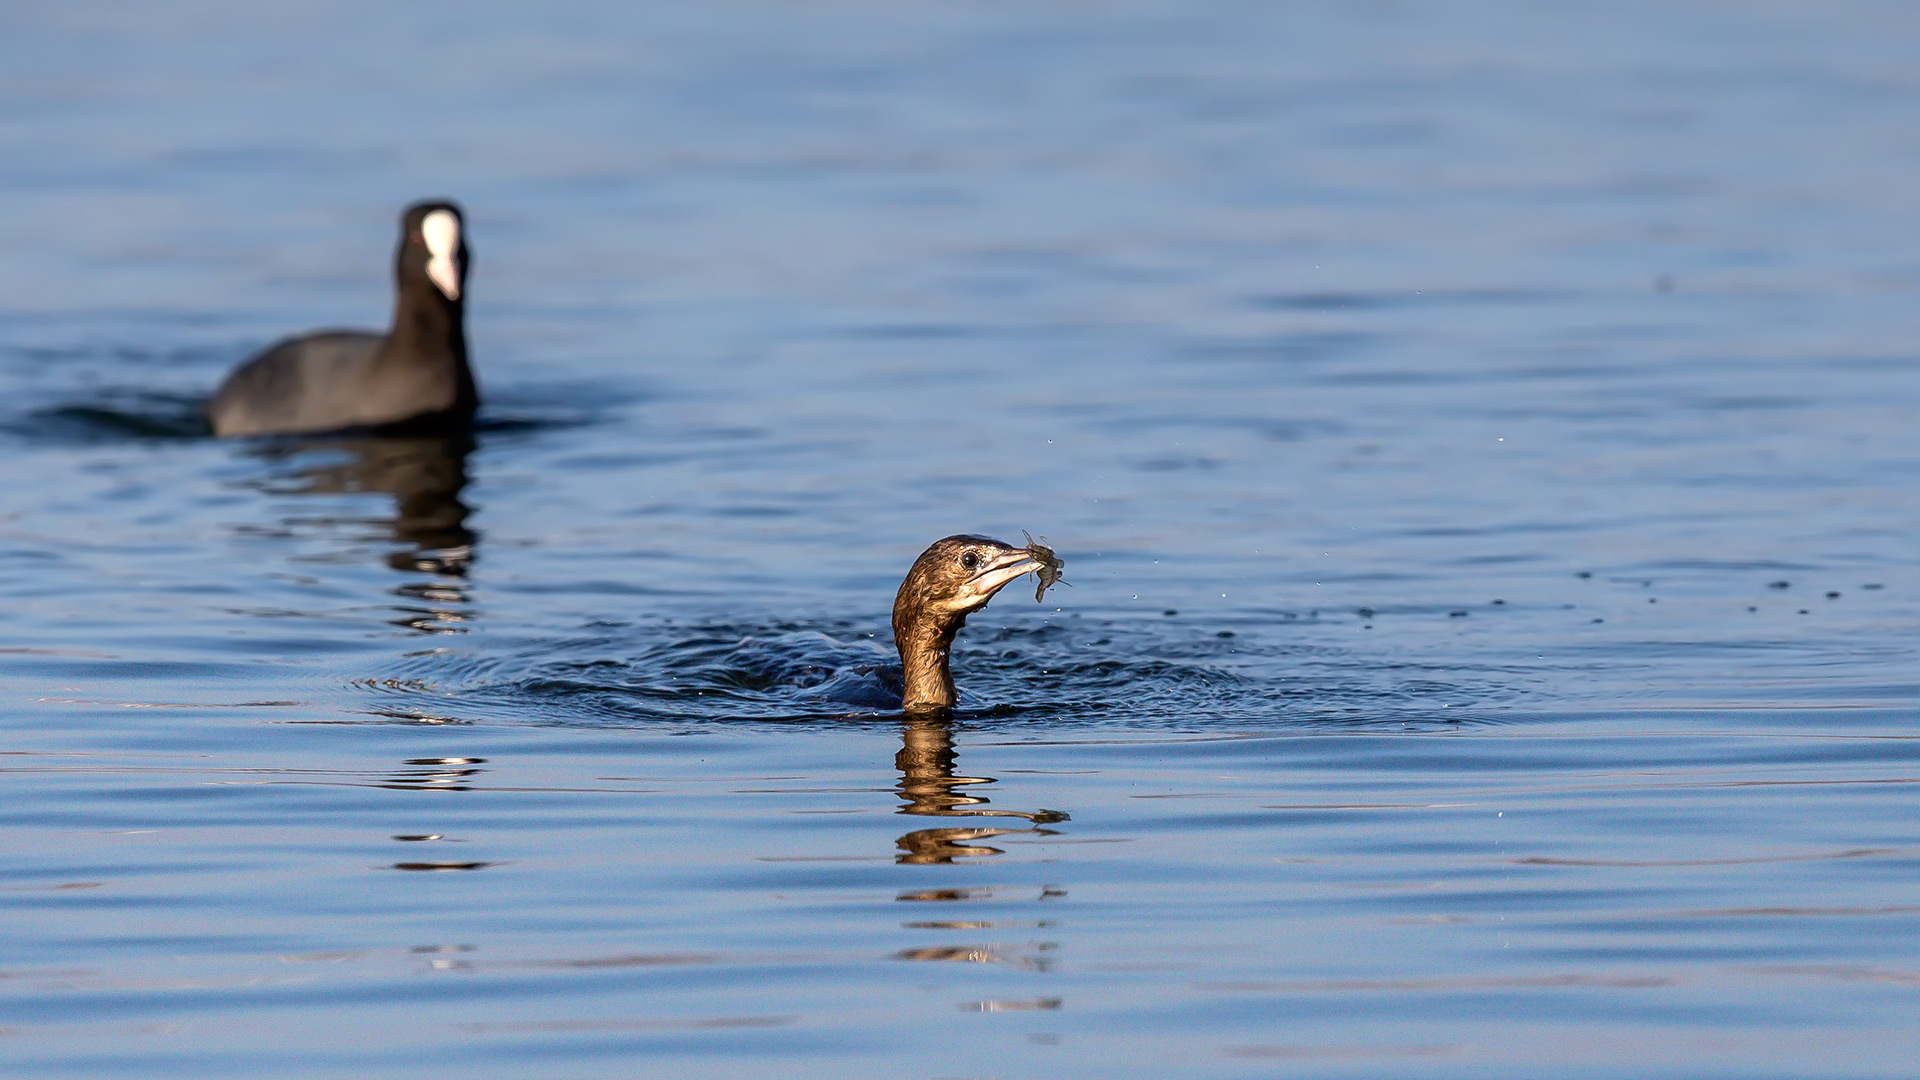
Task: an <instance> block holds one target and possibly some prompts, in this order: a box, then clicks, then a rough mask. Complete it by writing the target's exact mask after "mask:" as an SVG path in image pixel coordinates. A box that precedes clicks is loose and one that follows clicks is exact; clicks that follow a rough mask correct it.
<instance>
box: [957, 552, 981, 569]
mask: <svg viewBox="0 0 1920 1080" xmlns="http://www.w3.org/2000/svg"><path fill="white" fill-rule="evenodd" d="M979 565H980V555H979V553H978V552H973V551H963V552H961V553H960V566H961V568H962V569H965V570H973V569H976V568H978V567H979Z"/></svg>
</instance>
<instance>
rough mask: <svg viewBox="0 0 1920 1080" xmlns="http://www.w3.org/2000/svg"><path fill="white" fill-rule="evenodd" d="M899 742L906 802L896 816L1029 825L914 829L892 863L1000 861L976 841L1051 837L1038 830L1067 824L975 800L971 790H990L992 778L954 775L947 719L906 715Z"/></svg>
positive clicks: (1053, 816)
mask: <svg viewBox="0 0 1920 1080" xmlns="http://www.w3.org/2000/svg"><path fill="white" fill-rule="evenodd" d="M900 741H901V746H900V752H899V753H898V754H895V755H894V758H893V762H894V766H895V767H896V768H898V769H899V770H900V785H899V787H898V789H897V790H898V791H899V793H900V797H901V799H903V800H905V805H903V806H901V807H900V809H899V810H898V811H896V812H897V813H901V814H917V815H920V816H922V817H945V818H962V817H974V818H1013V819H1018V820H1022V821H1025V822H1027V823H1029V827H1027V828H1020V827H1017V826H1016V827H1002V826H995V825H986V824H982V825H977V826H971V827H960V828H942V829H915V830H914V831H913V832H910V833H908V834H906V835H905V836H902V837H901V838H900V839H899V840H898V841H896V842H895V843H896V846H898V847H899V848H900V851H901V854H899V855H897V856H895V857H894V861H895V862H900V863H908V864H914V865H927V864H932V863H951V862H953V861H954V860H955V859H959V858H978V857H980V856H983V855H1001V854H1005V852H1004V851H1003V850H1002V849H1000V848H996V847H990V846H988V845H985V844H976V843H974V841H979V840H990V839H992V838H993V837H996V836H1013V835H1022V834H1024V835H1029V836H1053V835H1057V834H1056V833H1055V831H1054V830H1052V829H1045V828H1041V827H1040V826H1043V825H1051V824H1053V823H1055V822H1060V821H1066V820H1067V815H1066V814H1064V813H1061V812H1060V811H1058V810H1032V811H1028V810H995V809H991V808H989V807H988V805H987V804H988V802H989V800H988V799H987V797H986V796H985V795H981V794H975V793H974V792H972V791H970V790H969V789H970V788H976V787H978V786H980V785H984V784H991V783H993V782H994V779H993V778H992V777H990V776H958V775H955V773H954V767H955V765H956V764H957V763H958V761H959V753H958V752H957V751H956V750H954V748H953V720H952V718H951V717H950V716H948V715H946V714H933V715H921V714H908V716H907V717H906V719H905V720H903V721H902V722H901V727H900Z"/></svg>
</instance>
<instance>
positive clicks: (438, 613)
mask: <svg viewBox="0 0 1920 1080" xmlns="http://www.w3.org/2000/svg"><path fill="white" fill-rule="evenodd" d="M473 445H474V444H473V437H472V436H471V435H469V434H465V433H460V434H448V435H414V436H407V435H362V436H352V435H340V436H327V437H317V438H305V439H290V440H281V441H275V442H272V443H268V444H265V445H263V446H261V447H260V449H259V450H258V453H260V454H261V455H262V456H264V457H267V458H268V459H270V460H273V461H276V462H285V463H287V464H288V465H289V466H290V468H289V469H288V471H286V472H283V473H280V474H279V475H277V476H275V477H273V478H272V479H271V480H270V481H268V484H267V487H268V489H269V490H270V491H271V492H272V493H274V494H279V495H342V494H356V493H369V492H371V493H377V492H385V493H387V494H390V495H392V496H393V503H394V508H393V516H392V517H390V518H372V519H366V518H357V519H339V518H324V519H319V520H318V521H317V522H314V521H312V520H311V519H310V520H309V522H308V523H317V524H322V525H339V524H343V523H351V524H368V525H374V526H376V527H377V528H378V529H379V530H380V539H382V540H392V541H394V542H396V543H398V544H399V545H401V546H400V548H399V549H398V550H393V551H389V552H388V553H387V554H386V557H385V562H386V564H387V565H388V566H390V567H392V568H393V569H395V570H398V571H401V572H402V573H420V574H430V575H432V579H431V580H427V581H411V582H408V583H406V584H404V585H400V586H397V587H395V588H394V589H393V592H394V594H395V595H396V596H399V597H401V598H402V599H403V601H405V602H404V603H402V604H401V605H400V606H399V611H400V614H401V617H400V618H398V619H395V620H393V622H394V624H395V625H397V626H406V627H409V628H411V629H414V630H419V631H421V632H423V633H441V634H444V633H458V632H460V630H461V624H462V623H465V622H466V621H467V620H468V619H469V618H470V617H471V614H470V611H469V608H468V604H469V597H468V592H467V587H466V582H465V580H464V579H465V578H466V575H467V570H468V567H469V566H471V565H472V563H473V560H474V557H475V548H476V546H477V544H478V542H479V534H478V533H476V532H474V530H472V529H470V528H468V527H467V518H468V517H469V516H470V515H471V514H472V513H473V511H472V509H471V508H470V507H468V506H467V504H466V503H465V502H463V501H461V498H460V493H461V491H462V490H463V489H464V488H465V487H466V486H467V455H468V454H470V453H472V452H473Z"/></svg>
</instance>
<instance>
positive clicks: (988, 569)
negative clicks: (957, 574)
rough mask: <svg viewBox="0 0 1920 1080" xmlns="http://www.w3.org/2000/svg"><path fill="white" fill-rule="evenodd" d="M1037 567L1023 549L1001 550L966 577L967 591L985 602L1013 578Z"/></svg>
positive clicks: (1038, 567)
mask: <svg viewBox="0 0 1920 1080" xmlns="http://www.w3.org/2000/svg"><path fill="white" fill-rule="evenodd" d="M1038 569H1040V564H1039V563H1037V562H1035V561H1034V559H1033V556H1031V555H1028V554H1027V553H1026V552H1025V551H1024V550H1021V549H1018V548H1015V549H1013V550H1011V551H1003V552H1001V553H1000V554H998V555H995V556H994V557H993V558H992V559H991V560H989V561H988V562H987V564H986V565H985V566H982V567H981V568H980V570H979V572H977V573H975V574H974V575H973V576H972V577H970V578H968V579H967V591H968V592H970V593H973V594H975V595H977V596H978V597H979V598H980V603H982V604H985V603H986V602H987V601H989V600H991V599H993V594H994V593H997V592H999V591H1000V590H1001V589H1003V588H1005V587H1006V586H1007V583H1008V582H1010V581H1012V580H1013V579H1014V578H1017V577H1019V576H1021V575H1022V574H1030V573H1032V572H1033V571H1035V570H1038Z"/></svg>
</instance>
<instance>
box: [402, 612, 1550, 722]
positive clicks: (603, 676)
mask: <svg viewBox="0 0 1920 1080" xmlns="http://www.w3.org/2000/svg"><path fill="white" fill-rule="evenodd" d="M1148 625H1149V626H1150V627H1151V630H1149V631H1143V630H1142V629H1141V628H1140V627H1138V626H1137V625H1133V624H1126V623H1107V622H1097V621H1094V620H1074V621H1073V622H1072V623H1071V624H1070V625H1063V624H1054V623H1047V624H1041V625H1027V626H1000V627H979V628H973V629H970V630H968V631H965V632H963V633H962V635H961V638H960V639H959V640H958V641H957V642H956V643H955V646H954V648H953V653H952V657H953V666H954V675H955V681H956V682H957V683H959V685H960V688H961V705H960V707H959V709H958V712H959V714H960V715H963V716H978V717H987V718H1001V719H1008V718H1014V717H1018V718H1020V719H1021V720H1022V721H1023V722H1044V723H1054V724H1068V725H1080V724H1113V723H1119V724H1125V725H1132V726H1146V727H1155V728H1157V727H1161V726H1165V725H1169V724H1171V725H1176V726H1178V725H1185V724H1194V723H1206V722H1214V721H1224V722H1230V723H1235V724H1244V723H1265V724H1273V723H1279V724H1292V723H1306V724H1312V723H1315V722H1318V721H1319V720H1321V719H1322V718H1330V717H1332V718H1342V719H1350V718H1351V717H1353V716H1355V715H1358V714H1375V715H1384V716H1386V717H1389V718H1391V720H1392V721H1393V722H1402V721H1404V720H1406V719H1407V718H1408V717H1409V716H1426V715H1428V714H1430V713H1431V712H1433V711H1435V710H1440V711H1446V710H1450V709H1451V710H1456V711H1455V712H1453V713H1450V714H1449V719H1454V720H1456V722H1466V721H1467V720H1469V719H1470V717H1469V715H1468V713H1467V712H1466V711H1463V710H1466V709H1468V708H1469V707H1470V706H1472V705H1475V704H1478V705H1483V706H1484V705H1488V704H1492V703H1496V702H1502V701H1509V700H1513V699H1514V698H1515V694H1516V691H1515V689H1514V687H1513V686H1512V685H1511V684H1512V680H1513V679H1514V678H1515V676H1514V675H1513V674H1511V673H1500V672H1497V671H1495V670H1494V669H1492V668H1489V669H1487V670H1486V671H1484V672H1481V673H1478V675H1477V677H1475V676H1469V677H1468V678H1465V679H1462V678H1461V676H1462V674H1463V672H1462V669H1461V667H1460V666H1459V665H1457V664H1455V665H1445V664H1438V663H1435V664H1424V663H1409V662H1382V661H1379V660H1378V659H1375V658H1368V657H1366V656H1363V655H1356V654H1348V653H1345V652H1343V651H1342V650H1340V649H1338V648H1334V647H1329V646H1324V645H1300V644H1269V643H1249V642H1247V641H1245V640H1244V639H1240V638H1236V637H1233V636H1231V635H1223V634H1219V633H1215V632H1214V631H1213V630H1212V629H1211V628H1183V627H1177V626H1176V627H1174V628H1173V630H1172V631H1171V632H1169V631H1168V630H1166V629H1163V628H1162V625H1163V624H1160V623H1154V624H1148ZM378 685H379V686H380V687H381V688H382V689H384V690H386V691H391V692H395V693H400V694H403V695H409V694H416V693H417V694H419V695H421V702H420V708H421V709H422V710H423V711H424V712H426V713H436V712H442V711H451V712H453V713H455V714H460V715H476V714H484V715H487V716H490V717H493V718H495V719H497V720H504V721H508V722H511V718H513V717H515V716H521V717H525V718H527V719H532V720H535V721H536V722H541V723H552V722H556V721H557V722H563V723H587V724H594V725H604V724H608V723H614V724H620V723H627V722H633V721H645V722H654V721H674V722H685V721H701V722H712V721H724V720H730V719H760V720H781V721H791V720H805V719H821V720H827V719H844V718H854V717H878V716H891V715H895V714H896V713H897V712H898V709H899V701H900V693H901V681H900V672H899V663H898V660H897V658H896V657H895V654H894V651H893V648H892V646H891V644H890V643H889V642H888V640H887V638H886V637H885V636H883V635H881V634H879V633H878V632H877V631H876V632H862V631H861V630H860V629H859V624H858V623H850V622H849V623H837V624H827V625H826V627H825V628H823V629H822V628H802V627H801V626H800V625H798V624H791V623H790V624H784V625H782V624H771V625H756V626H740V625H737V624H702V625H696V626H668V625H664V624H651V623H638V624H632V625H628V626H625V627H620V628H618V629H617V630H616V632H614V633H610V634H597V635H594V636H591V637H582V638H576V639H572V640H558V641H554V642H550V643H545V644H534V645H530V646H523V647H522V648H521V649H520V650H519V651H517V652H516V653H514V654H512V655H491V656H484V657H482V656H472V655H467V654H465V653H464V652H463V651H459V650H456V651H453V652H446V653H442V652H437V651H436V652H433V653H428V654H422V655H419V656H417V657H414V658H413V659H411V660H410V661H408V662H407V663H406V664H405V665H403V666H402V667H401V668H400V669H399V671H398V672H397V673H396V675H395V676H394V677H392V678H388V679H384V680H381V681H380V682H379V684H378ZM1456 718H1457V719H1456Z"/></svg>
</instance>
